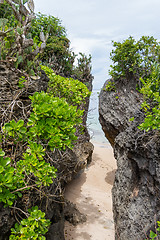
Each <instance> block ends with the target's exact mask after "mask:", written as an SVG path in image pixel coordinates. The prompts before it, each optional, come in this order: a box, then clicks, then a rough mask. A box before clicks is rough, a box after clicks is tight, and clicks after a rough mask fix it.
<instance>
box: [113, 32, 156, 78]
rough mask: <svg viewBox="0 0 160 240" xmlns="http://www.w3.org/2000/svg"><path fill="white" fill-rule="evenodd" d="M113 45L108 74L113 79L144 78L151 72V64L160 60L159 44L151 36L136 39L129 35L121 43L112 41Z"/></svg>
mask: <svg viewBox="0 0 160 240" xmlns="http://www.w3.org/2000/svg"><path fill="white" fill-rule="evenodd" d="M113 47H114V48H115V49H114V50H112V52H111V60H112V61H113V65H111V70H110V75H111V76H112V77H113V78H114V79H115V80H122V79H125V80H130V79H132V78H133V79H135V80H136V81H139V78H140V77H142V78H145V79H146V78H147V77H149V76H150V74H151V71H152V69H151V66H152V64H153V63H154V62H155V61H156V62H160V44H159V42H157V40H156V39H154V38H153V37H148V36H143V37H141V38H140V40H138V41H136V40H135V39H134V38H133V37H129V38H128V39H126V40H124V41H123V42H122V43H120V42H113Z"/></svg>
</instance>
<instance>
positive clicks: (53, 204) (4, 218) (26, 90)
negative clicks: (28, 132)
mask: <svg viewBox="0 0 160 240" xmlns="http://www.w3.org/2000/svg"><path fill="white" fill-rule="evenodd" d="M22 76H23V73H22V72H20V71H19V70H16V69H14V68H12V66H11V64H10V63H7V62H0V91H1V95H0V124H1V126H3V125H4V123H5V122H8V121H10V120H11V119H13V118H14V119H15V120H16V121H17V120H19V119H24V121H26V120H27V118H28V117H29V115H30V112H31V106H30V99H29V95H32V94H33V93H34V92H36V91H46V90H47V86H48V80H49V79H48V78H47V77H46V75H45V74H44V73H43V72H42V75H41V78H40V79H36V80H34V79H31V78H29V79H28V81H27V82H24V87H23V88H19V79H20V77H22ZM24 76H25V75H24ZM25 77H27V76H25ZM91 82H92V79H91ZM91 82H90V84H91ZM87 109H88V101H87V104H86V106H85V111H87ZM85 118H86V113H85V114H84V119H85ZM83 123H84V124H85V120H84V121H83ZM77 135H78V141H77V142H76V144H75V146H74V148H73V149H72V150H71V149H67V150H66V151H59V150H55V151H54V152H50V153H47V154H48V155H47V156H48V157H49V158H50V159H55V160H54V166H55V167H56V168H57V169H58V173H57V178H56V179H55V181H54V183H53V184H52V185H51V186H50V187H49V188H48V189H47V190H46V191H47V193H48V194H49V197H48V198H46V197H45V196H44V195H43V194H39V193H38V192H36V191H34V190H30V191H29V192H24V193H23V197H22V199H19V200H17V201H16V203H15V205H14V207H13V208H4V206H3V204H1V205H0V240H7V239H8V237H9V235H10V229H11V227H13V226H14V224H15V222H16V221H17V218H19V214H21V212H19V210H18V209H22V210H24V211H25V208H26V206H29V207H31V206H35V205H37V206H39V208H40V209H41V210H42V211H44V212H45V213H46V218H48V219H50V220H51V223H52V224H51V226H50V229H49V232H48V233H47V235H46V238H47V240H64V221H65V217H66V216H65V215H67V216H68V211H66V210H65V207H66V204H65V199H64V196H63V192H64V189H65V185H66V184H67V183H68V182H70V181H71V180H72V178H73V177H74V176H75V175H76V174H78V173H79V171H81V170H82V169H84V168H85V166H86V165H87V164H88V163H90V162H91V157H92V152H93V145H92V144H91V143H90V142H89V134H88V132H87V130H86V129H85V134H84V135H82V134H78V130H77ZM0 148H1V147H0ZM5 151H7V149H5ZM26 201H27V203H26ZM67 206H68V205H67ZM66 212H67V213H66ZM70 215H71V214H70ZM22 217H23V216H22ZM66 218H67V217H66Z"/></svg>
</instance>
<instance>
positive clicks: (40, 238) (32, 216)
mask: <svg viewBox="0 0 160 240" xmlns="http://www.w3.org/2000/svg"><path fill="white" fill-rule="evenodd" d="M28 212H29V214H27V215H29V216H28V218H26V219H23V220H22V221H21V223H20V224H18V223H16V224H15V228H12V229H11V235H10V237H9V240H16V239H17V240H20V239H21V240H28V239H37V240H45V239H46V238H45V237H44V235H45V233H46V232H47V231H48V227H49V225H50V221H49V220H46V219H45V213H44V212H41V211H40V210H38V207H37V206H36V207H33V208H32V209H28Z"/></svg>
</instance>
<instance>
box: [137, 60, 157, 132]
mask: <svg viewBox="0 0 160 240" xmlns="http://www.w3.org/2000/svg"><path fill="white" fill-rule="evenodd" d="M141 81H142V84H143V87H142V88H141V90H140V92H141V93H142V94H143V95H144V102H143V104H142V109H143V110H144V111H145V112H146V117H145V119H144V122H143V123H142V124H141V125H140V127H139V128H140V129H142V130H146V131H149V130H151V129H153V130H155V129H156V130H160V65H159V64H154V65H153V66H152V74H151V75H150V77H148V78H147V79H146V80H145V81H144V80H143V79H141Z"/></svg>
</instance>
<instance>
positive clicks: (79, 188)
mask: <svg viewBox="0 0 160 240" xmlns="http://www.w3.org/2000/svg"><path fill="white" fill-rule="evenodd" d="M115 171H116V162H115V159H114V156H113V151H112V148H111V147H110V145H109V144H108V143H106V144H103V145H100V144H96V143H94V153H93V160H92V163H91V164H90V166H89V167H88V168H87V169H85V171H84V172H83V173H82V174H81V175H80V176H79V177H77V178H76V179H74V180H73V181H72V182H71V183H70V184H69V185H68V186H67V188H66V192H65V196H66V198H67V199H68V200H70V201H71V202H73V203H75V204H76V205H77V208H78V209H79V211H80V212H81V213H83V214H85V215H86V216H87V221H86V222H85V223H83V224H78V225H77V226H76V227H74V226H73V225H71V224H70V223H68V222H67V221H66V223H65V240H73V239H74V240H114V224H113V214H112V199H111V189H112V186H113V181H114V175H115Z"/></svg>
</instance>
